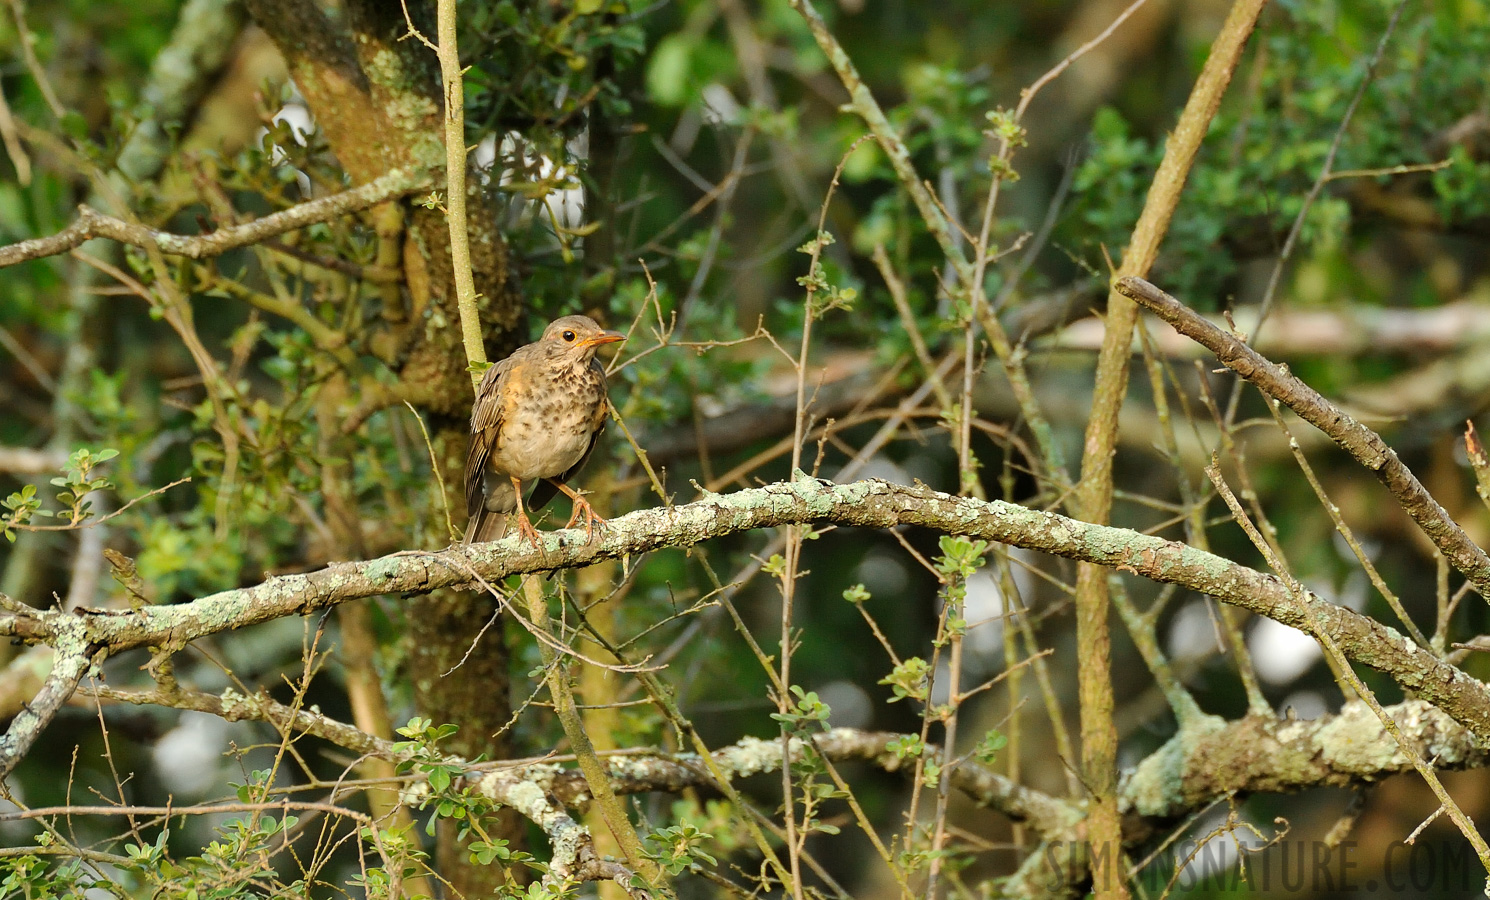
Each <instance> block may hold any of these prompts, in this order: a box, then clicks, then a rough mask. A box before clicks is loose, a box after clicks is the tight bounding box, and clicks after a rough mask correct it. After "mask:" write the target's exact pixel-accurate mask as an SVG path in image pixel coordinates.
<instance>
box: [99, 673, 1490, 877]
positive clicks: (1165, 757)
mask: <svg viewBox="0 0 1490 900" xmlns="http://www.w3.org/2000/svg"><path fill="white" fill-rule="evenodd" d="M86 692H87V693H88V694H90V695H91V696H95V697H97V698H99V699H101V700H105V701H113V702H124V703H132V704H141V705H144V704H149V705H161V706H167V707H171V708H174V709H187V710H194V711H198V712H206V713H210V714H213V715H216V716H219V717H221V718H223V719H226V720H228V721H241V720H255V721H264V722H268V723H271V724H273V725H274V727H275V728H277V729H278V730H280V731H281V733H283V734H286V735H298V734H302V733H305V734H312V735H315V736H317V737H320V738H322V739H324V740H327V741H330V742H332V743H334V744H336V745H338V746H340V747H343V748H346V749H348V750H352V751H354V752H356V753H359V754H364V755H368V756H375V757H379V758H382V759H388V760H393V761H397V760H401V759H403V758H405V754H401V753H399V752H397V751H395V750H394V745H393V743H392V742H391V741H386V740H382V739H380V738H376V737H373V736H372V735H369V734H367V733H365V732H363V731H360V730H359V729H357V728H354V727H352V726H351V725H347V724H345V723H342V722H338V721H336V720H334V719H331V718H329V717H327V716H325V715H323V714H321V713H318V712H313V711H310V710H306V709H302V708H295V707H292V706H288V705H285V704H282V703H279V702H277V701H275V700H273V699H272V698H270V697H269V696H268V695H267V694H255V695H251V696H244V695H242V694H239V693H237V692H236V691H233V690H231V689H229V690H227V691H224V692H223V693H222V694H221V695H216V694H208V693H202V692H198V691H189V690H172V691H163V690H152V691H127V690H118V689H115V688H110V687H97V688H92V689H88V690H87V691H86ZM1386 712H1387V714H1388V715H1390V716H1391V717H1392V719H1393V720H1394V721H1396V722H1397V723H1398V726H1399V727H1400V729H1401V731H1402V733H1403V734H1404V735H1405V736H1407V737H1408V739H1409V740H1410V741H1412V742H1413V744H1414V745H1415V746H1416V747H1417V749H1418V752H1420V753H1422V754H1424V755H1431V756H1432V757H1433V758H1434V762H1435V766H1437V767H1438V768H1441V769H1449V770H1463V769H1470V768H1478V767H1483V766H1485V765H1486V764H1487V763H1490V751H1487V750H1486V748H1485V745H1484V743H1483V742H1482V741H1480V740H1479V739H1477V738H1476V737H1475V736H1474V735H1473V734H1471V733H1470V732H1469V731H1468V730H1467V729H1465V728H1464V727H1463V726H1461V725H1460V724H1458V723H1456V722H1454V721H1453V720H1452V719H1451V718H1450V717H1449V716H1448V715H1446V714H1445V713H1444V712H1443V711H1442V710H1440V709H1437V708H1436V707H1434V706H1433V705H1431V704H1429V703H1426V702H1424V701H1422V700H1408V701H1405V702H1403V703H1400V704H1397V705H1395V706H1391V707H1387V708H1386ZM900 737H901V735H898V734H895V733H890V732H871V731H862V730H859V729H854V728H834V729H831V730H829V731H825V732H823V733H822V734H819V735H817V736H816V737H815V738H814V739H813V745H814V750H815V751H816V752H817V753H818V754H820V755H821V756H823V757H824V758H826V759H829V760H832V761H834V762H845V761H851V760H861V761H864V762H868V763H870V764H872V765H874V766H876V767H877V768H880V769H883V770H885V771H887V772H896V771H901V770H903V769H904V770H911V769H913V768H914V766H915V765H916V759H901V758H900V757H899V756H897V755H896V754H895V753H894V752H893V751H892V750H890V749H889V747H890V745H891V743H892V742H894V741H895V740H896V739H897V738H900ZM1380 737H1381V722H1380V720H1378V719H1377V717H1376V715H1375V714H1374V713H1373V712H1372V711H1371V710H1370V709H1369V708H1368V707H1367V706H1366V705H1365V704H1362V703H1348V704H1346V706H1345V708H1344V709H1342V710H1341V711H1340V713H1339V714H1338V715H1333V716H1323V717H1320V718H1318V719H1313V720H1296V719H1291V718H1288V719H1274V718H1266V717H1260V716H1248V717H1245V718H1242V719H1238V720H1234V721H1229V722H1228V721H1225V720H1222V719H1220V718H1219V717H1215V716H1202V717H1200V718H1198V719H1196V720H1194V721H1193V722H1192V724H1190V725H1188V726H1187V727H1185V728H1184V729H1182V730H1181V731H1180V732H1179V733H1177V734H1176V735H1175V736H1174V737H1172V738H1171V739H1170V740H1169V741H1168V742H1167V743H1166V744H1165V745H1164V746H1162V747H1160V748H1159V749H1158V750H1156V751H1154V752H1153V753H1151V754H1150V755H1149V756H1147V757H1146V758H1145V759H1143V760H1142V761H1141V762H1139V764H1138V765H1137V766H1136V767H1134V768H1133V769H1132V770H1131V771H1129V772H1128V773H1127V774H1126V775H1125V776H1124V778H1123V781H1122V785H1121V788H1120V792H1119V803H1120V806H1121V810H1122V812H1123V814H1124V816H1125V817H1126V818H1125V822H1124V830H1123V840H1124V843H1125V844H1126V845H1128V846H1133V845H1136V844H1139V843H1142V842H1144V841H1146V840H1148V839H1149V838H1150V837H1151V836H1152V835H1153V834H1154V833H1156V830H1158V829H1161V828H1163V827H1165V826H1166V825H1167V824H1168V823H1170V822H1173V821H1174V820H1177V819H1179V818H1182V817H1183V816H1185V815H1188V814H1190V813H1193V812H1195V811H1196V810H1199V809H1202V808H1204V807H1206V806H1208V805H1209V804H1211V803H1212V802H1213V801H1215V800H1216V799H1218V798H1221V797H1226V796H1236V795H1245V794H1248V793H1260V792H1262V793H1288V792H1293V791H1299V790H1304V789H1308V788H1314V787H1320V786H1327V787H1342V788H1348V787H1358V786H1360V785H1364V784H1372V783H1375V782H1378V781H1381V780H1383V779H1386V778H1389V777H1391V776H1393V775H1397V774H1401V773H1403V772H1407V771H1410V770H1411V768H1412V766H1411V763H1410V762H1409V760H1408V759H1407V758H1406V757H1405V756H1404V755H1403V753H1402V752H1401V749H1400V748H1399V747H1397V746H1396V744H1395V743H1393V742H1390V741H1384V740H1381V739H1380ZM790 749H791V754H792V758H793V759H794V760H797V759H801V757H802V755H803V753H804V751H805V749H806V748H805V744H804V743H803V742H802V741H801V740H799V739H794V740H793V741H792V743H791V745H790ZM928 752H930V753H936V752H937V748H935V747H931V748H929V749H928ZM713 757H714V762H715V763H716V764H717V766H718V768H719V770H720V771H722V772H723V773H724V774H725V775H726V777H728V778H730V779H731V780H733V779H737V778H747V777H750V776H753V775H758V774H763V773H770V772H774V771H777V770H778V768H779V766H780V765H781V759H782V756H781V744H780V742H779V741H777V740H776V739H771V740H761V739H759V738H755V737H746V738H742V739H741V740H739V741H737V742H735V743H734V744H731V745H729V746H726V747H721V748H719V749H718V750H715V751H714V753H713ZM603 761H604V763H605V766H606V768H607V771H608V774H609V777H610V778H611V780H612V783H613V785H614V787H615V790H616V792H617V793H618V794H639V793H647V792H668V793H678V792H681V791H683V790H685V789H688V788H702V789H706V790H707V789H713V788H714V787H715V785H714V777H713V775H712V774H711V773H710V771H709V769H708V767H706V766H704V765H702V764H701V762H700V760H699V758H698V756H697V755H696V754H692V753H666V752H662V751H648V750H642V751H639V752H630V753H624V754H612V755H608V756H606V757H605V758H604V760H603ZM443 762H444V763H446V764H449V765H452V766H455V767H457V768H459V769H461V770H463V771H465V772H466V774H465V776H464V783H465V784H466V785H468V786H469V787H471V788H472V789H473V790H475V791H476V792H477V793H479V794H481V795H482V796H484V797H486V798H487V799H489V800H492V801H494V802H496V803H500V804H505V805H511V806H514V808H516V809H518V810H519V812H521V813H522V814H524V815H525V816H527V817H529V818H530V819H531V820H532V821H533V822H534V823H535V824H538V825H540V826H541V827H543V828H545V830H546V831H548V833H549V837H550V840H552V841H554V845H555V846H556V847H560V846H572V847H579V846H581V845H585V846H587V843H586V842H587V840H588V837H587V836H584V837H581V833H582V831H583V827H582V826H581V825H580V824H579V823H578V822H576V821H575V819H574V818H573V817H572V816H571V815H570V814H569V813H568V812H567V810H566V809H565V807H569V808H574V807H578V806H581V805H582V804H584V803H585V802H587V801H588V799H589V797H588V790H587V786H586V782H585V780H584V777H583V775H582V774H581V773H580V772H579V771H578V770H577V769H574V768H569V767H565V766H563V765H560V764H559V762H556V761H549V760H544V761H520V760H509V761H499V762H495V763H481V764H471V763H469V762H468V761H466V760H464V759H462V758H460V757H457V756H448V757H445V758H444V760H443ZM949 777H950V778H951V780H952V784H953V786H954V787H956V788H957V789H958V790H960V791H962V792H963V793H964V794H965V795H967V796H968V797H969V798H970V799H972V800H973V801H974V802H976V803H978V804H979V805H980V806H987V807H990V808H992V809H996V810H998V811H1000V812H1001V813H1003V814H1004V815H1006V816H1008V817H1009V818H1010V819H1012V820H1016V821H1022V822H1025V823H1027V824H1029V825H1030V826H1031V828H1032V830H1033V831H1034V832H1035V833H1036V834H1037V835H1038V836H1039V837H1040V839H1041V840H1042V841H1048V842H1056V843H1058V844H1066V843H1073V842H1077V841H1079V840H1080V838H1081V834H1082V832H1081V825H1082V822H1083V821H1084V820H1085V812H1084V811H1083V809H1082V807H1081V806H1080V805H1079V804H1075V803H1072V802H1070V801H1068V800H1064V799H1060V798H1057V797H1053V796H1050V795H1048V794H1045V793H1043V792H1041V791H1038V790H1035V789H1033V788H1029V787H1026V786H1024V785H1020V784H1018V783H1016V782H1013V781H1010V780H1009V779H1008V778H1005V777H1004V776H1002V775H999V774H997V773H996V772H994V771H992V770H991V769H989V768H987V767H986V766H983V765H980V764H978V763H976V762H972V761H963V762H961V763H959V764H958V765H957V766H956V767H954V768H953V769H952V770H951V773H950V775H949ZM575 853H576V854H577V855H573V856H571V857H568V858H566V859H560V860H559V863H560V865H561V867H563V869H564V871H566V872H570V873H571V874H574V875H575V877H579V878H580V880H598V879H605V878H610V877H613V873H612V874H607V871H608V870H607V869H606V868H605V867H603V866H601V865H600V863H602V862H604V861H603V860H599V859H598V858H596V857H593V855H592V851H580V850H576V851H575ZM586 859H589V860H592V863H586V862H585V860H586ZM587 866H588V867H590V868H587ZM586 873H588V874H586ZM1072 874H1073V873H1070V872H1067V873H1065V874H1064V875H1063V876H1062V877H1068V876H1071V875H1072ZM1079 874H1080V873H1079V872H1077V873H1075V876H1076V877H1077V880H1079ZM581 875H583V876H584V877H580V876H581Z"/></svg>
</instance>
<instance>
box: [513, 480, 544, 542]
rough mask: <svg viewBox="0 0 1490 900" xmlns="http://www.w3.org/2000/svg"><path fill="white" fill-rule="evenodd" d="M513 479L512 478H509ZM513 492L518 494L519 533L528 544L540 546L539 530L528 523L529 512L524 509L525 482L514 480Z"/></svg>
mask: <svg viewBox="0 0 1490 900" xmlns="http://www.w3.org/2000/svg"><path fill="white" fill-rule="evenodd" d="M507 477H508V478H512V476H510V475H509V476H507ZM512 490H513V491H514V492H516V494H517V510H516V512H517V533H518V535H519V536H520V537H522V538H524V539H525V540H527V542H528V543H530V544H532V545H534V546H537V545H538V529H536V528H534V527H533V523H532V522H529V521H528V512H527V510H525V509H523V481H522V479H521V478H512Z"/></svg>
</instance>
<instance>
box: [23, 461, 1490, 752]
mask: <svg viewBox="0 0 1490 900" xmlns="http://www.w3.org/2000/svg"><path fill="white" fill-rule="evenodd" d="M788 524H836V525H842V526H857V527H869V528H890V527H894V526H897V525H918V526H922V527H925V528H931V529H934V530H936V531H940V532H943V533H947V534H961V535H968V536H972V537H978V538H983V539H985V540H991V541H997V542H999V543H1003V544H1007V545H1009V546H1015V547H1022V548H1025V549H1029V550H1038V551H1041V552H1044V553H1050V554H1052V555H1055V556H1061V557H1064V558H1066V559H1072V560H1078V561H1081V562H1089V563H1094V564H1096V565H1099V566H1104V567H1107V568H1111V569H1118V570H1121V571H1125V572H1130V573H1132V574H1137V575H1142V576H1144V577H1147V578H1150V579H1153V580H1154V581H1159V582H1164V583H1173V584H1179V585H1182V586H1185V587H1188V588H1190V589H1191V590H1194V591H1196V592H1197V593H1201V594H1207V595H1209V596H1212V597H1215V598H1216V599H1218V600H1221V601H1222V602H1225V603H1229V604H1232V605H1234V606H1238V607H1241V608H1243V609H1247V610H1250V611H1252V612H1255V613H1257V614H1258V615H1262V616H1267V617H1268V618H1272V619H1275V620H1277V621H1279V622H1282V623H1283V624H1285V625H1291V626H1294V627H1298V628H1301V629H1303V630H1305V631H1315V630H1322V631H1325V632H1327V633H1328V634H1329V635H1330V636H1331V637H1332V639H1333V640H1334V641H1335V642H1336V643H1337V644H1338V645H1339V647H1340V649H1341V651H1342V652H1343V653H1344V654H1345V655H1346V656H1347V657H1348V658H1349V659H1350V660H1352V661H1353V662H1356V663H1360V664H1363V665H1367V666H1370V667H1372V668H1375V669H1378V670H1380V671H1382V672H1385V673H1387V674H1388V675H1390V676H1391V677H1392V678H1393V679H1395V680H1396V681H1397V683H1398V684H1400V685H1401V686H1402V687H1403V688H1405V689H1408V690H1411V691H1413V692H1415V693H1416V695H1417V696H1418V697H1420V698H1422V699H1424V700H1427V701H1429V702H1431V703H1433V704H1434V705H1436V706H1438V707H1439V708H1441V709H1443V710H1444V711H1445V712H1446V713H1448V714H1449V715H1450V716H1452V717H1453V718H1454V719H1455V720H1456V721H1458V722H1460V723H1461V724H1463V725H1464V726H1465V727H1466V728H1468V729H1469V730H1470V731H1472V732H1473V733H1475V734H1476V735H1479V736H1481V737H1483V738H1487V739H1490V688H1487V686H1486V685H1485V684H1484V683H1482V682H1480V681H1479V680H1477V679H1475V678H1472V677H1470V676H1468V675H1466V674H1465V673H1464V672H1462V671H1460V670H1459V669H1457V668H1455V667H1454V666H1451V665H1449V664H1448V663H1446V662H1444V661H1443V660H1440V659H1438V658H1436V657H1434V656H1433V655H1432V654H1431V653H1429V652H1427V651H1425V650H1423V649H1422V648H1420V647H1418V646H1417V645H1416V644H1414V643H1413V642H1412V641H1411V640H1409V639H1407V638H1406V637H1404V636H1403V635H1401V634H1399V633H1398V632H1396V631H1394V630H1393V629H1391V628H1389V627H1387V626H1385V625H1383V624H1381V623H1380V622H1377V621H1375V620H1374V619H1371V618H1369V617H1367V616H1363V615H1361V614H1359V613H1356V612H1353V611H1351V610H1349V609H1346V608H1344V607H1341V606H1338V605H1336V604H1333V603H1330V602H1327V601H1325V600H1323V599H1320V598H1319V597H1317V596H1315V595H1313V594H1309V595H1307V597H1306V598H1305V602H1304V603H1302V604H1300V603H1298V602H1296V601H1295V600H1294V599H1293V597H1291V596H1290V594H1289V591H1288V588H1287V587H1286V586H1285V585H1284V584H1283V583H1282V582H1281V581H1279V580H1278V579H1277V578H1275V577H1273V576H1272V575H1268V574H1265V573H1263V572H1259V571H1257V570H1255V569H1251V568H1248V567H1246V566H1243V565H1240V564H1238V563H1235V562H1232V561H1231V560H1228V559H1225V558H1223V557H1220V556H1216V555H1215V554H1212V553H1207V552H1205V551H1202V550H1198V549H1196V548H1194V547H1191V546H1188V545H1186V544H1182V543H1178V542H1175V541H1169V540H1165V539H1163V538H1159V537H1152V536H1149V535H1144V534H1140V533H1138V532H1134V531H1129V530H1127V529H1122V528H1112V527H1108V526H1100V525H1090V524H1087V523H1085V522H1080V521H1077V520H1075V519H1070V518H1067V517H1065V516H1060V515H1056V514H1055V513H1050V512H1044V511H1040V510H1032V509H1026V508H1024V507H1022V506H1017V505H1015V504H1012V503H1005V502H1002V501H997V500H995V501H982V500H976V499H972V498H967V497H954V496H951V495H949V494H944V493H941V492H940V491H934V490H931V489H930V488H926V487H921V486H917V487H907V486H905V485H898V484H891V483H889V482H884V481H877V480H870V481H857V482H853V483H851V484H833V483H831V482H827V481H822V480H818V479H810V478H802V479H798V480H796V481H793V482H782V483H776V484H770V485H766V486H764V487H760V488H753V489H750V490H744V491H739V492H737V493H734V494H728V495H725V494H710V495H708V496H706V497H705V498H704V499H702V500H698V501H696V502H694V503H689V504H685V505H681V506H674V507H665V508H654V509H645V510H638V511H637V512H633V513H630V514H628V515H625V516H621V517H619V518H617V519H613V520H612V521H611V522H610V523H609V525H608V527H607V528H606V529H605V530H604V532H603V533H602V534H601V535H599V536H597V539H596V540H594V541H591V542H589V543H586V542H585V539H584V532H583V530H577V529H575V530H563V531H554V532H548V533H545V534H543V535H542V539H541V544H540V545H539V546H536V547H535V546H532V545H530V544H527V543H525V542H521V541H520V540H519V539H518V538H516V537H511V538H507V539H505V540H502V541H496V542H492V543H488V544H475V545H461V546H455V547H451V548H448V549H445V550H438V551H429V552H423V551H403V552H400V553H396V554H393V555H390V556H385V557H381V558H379V559H372V560H367V561H364V562H349V563H338V564H335V565H332V566H330V567H328V568H326V569H322V570H320V571H317V572H311V573H307V574H303V575H290V576H284V577H278V578H271V579H269V580H268V581H265V582H263V583H262V584H258V585H255V586H252V587H247V588H239V589H236V590H230V591H223V592H221V593H218V594H213V595H211V596H207V597H202V598H200V599H198V600H194V601H192V602H189V603H180V604H174V605H171V606H157V607H149V608H145V609H140V610H128V611H122V610H121V611H115V610H108V611H103V610H91V611H90V610H82V611H79V612H78V613H76V614H73V613H62V612H58V611H33V612H28V613H20V612H16V611H9V612H3V613H0V634H3V635H8V636H13V637H17V638H20V639H22V640H24V641H26V642H28V643H38V642H39V643H49V644H52V645H53V646H54V647H58V649H59V650H62V649H63V647H62V646H61V643H62V642H64V641H65V642H67V643H68V645H69V647H68V649H69V650H70V651H71V652H77V651H80V650H81V649H82V648H84V647H97V648H102V649H104V650H105V651H106V652H107V653H108V654H109V655H113V654H116V653H119V652H123V651H125V650H129V649H132V648H138V647H146V646H162V645H173V646H180V645H182V644H185V643H186V642H188V641H192V640H195V639H197V638H200V637H205V636H207V635H210V634H216V633H219V632H223V631H228V630H230V629H234V628H242V627H245V626H248V625H254V624H258V623H261V622H267V621H271V620H273V619H278V618H283V617H285V616H293V615H308V614H312V613H317V612H320V611H322V610H325V609H329V608H331V607H334V606H336V605H338V604H341V603H347V602H350V601H353V600H358V599H363V598H367V597H372V596H376V595H379V594H405V595H417V594H424V593H428V592H429V591H433V590H436V589H438V588H446V587H470V586H471V585H473V584H475V583H476V582H477V579H478V578H479V579H482V580H485V581H487V582H492V581H496V580H499V579H501V578H505V577H506V576H508V575H511V574H514V573H521V572H539V571H547V570H552V569H560V568H572V567H579V566H583V565H587V564H589V563H591V562H594V561H596V560H600V559H614V558H618V557H621V556H628V555H632V556H634V555H636V554H638V553H642V552H646V551H649V550H656V549H659V548H663V547H689V546H692V545H694V544H698V543H701V542H703V541H707V540H711V539H714V538H719V537H723V536H725V535H729V534H735V533H738V532H742V531H749V530H752V529H756V528H769V527H777V526H781V525H788Z"/></svg>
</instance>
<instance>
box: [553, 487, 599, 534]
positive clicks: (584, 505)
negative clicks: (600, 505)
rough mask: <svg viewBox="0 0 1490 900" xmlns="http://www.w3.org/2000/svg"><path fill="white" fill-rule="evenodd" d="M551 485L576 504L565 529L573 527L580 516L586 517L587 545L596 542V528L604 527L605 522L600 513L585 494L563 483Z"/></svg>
mask: <svg viewBox="0 0 1490 900" xmlns="http://www.w3.org/2000/svg"><path fill="white" fill-rule="evenodd" d="M549 483H550V484H552V485H553V486H554V487H556V488H558V489H559V490H561V491H563V492H564V493H565V494H567V495H569V499H570V500H571V501H573V503H574V511H573V512H571V513H570V514H569V522H568V523H567V524H565V525H564V527H565V528H570V527H572V526H573V525H574V523H575V522H576V521H578V520H579V518H580V516H584V518H585V543H587V544H588V543H590V542H591V541H593V540H595V526H596V525H604V524H605V520H604V519H602V518H601V517H600V514H599V513H597V512H595V508H594V507H592V506H591V505H590V501H588V500H586V499H585V497H584V495H583V494H581V493H579V492H578V491H576V490H574V489H573V488H571V487H569V485H567V484H565V483H564V482H562V481H550V482H549Z"/></svg>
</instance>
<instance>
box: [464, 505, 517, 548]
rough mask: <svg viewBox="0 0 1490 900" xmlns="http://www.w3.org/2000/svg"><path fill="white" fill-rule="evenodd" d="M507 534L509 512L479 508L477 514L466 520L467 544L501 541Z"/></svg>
mask: <svg viewBox="0 0 1490 900" xmlns="http://www.w3.org/2000/svg"><path fill="white" fill-rule="evenodd" d="M506 534H507V513H500V512H492V511H491V510H489V509H487V508H486V507H484V506H482V507H479V508H477V510H476V514H475V515H473V516H471V518H470V519H468V520H467V521H466V539H465V542H466V543H467V544H480V543H484V542H486V541H500V540H501V539H502V538H503V536H504V535H506Z"/></svg>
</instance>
